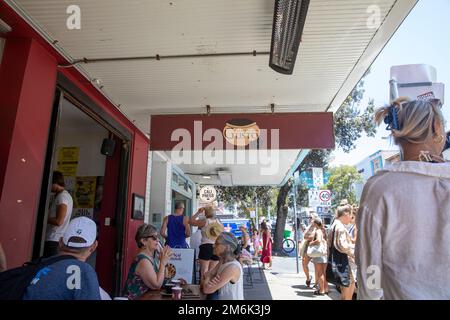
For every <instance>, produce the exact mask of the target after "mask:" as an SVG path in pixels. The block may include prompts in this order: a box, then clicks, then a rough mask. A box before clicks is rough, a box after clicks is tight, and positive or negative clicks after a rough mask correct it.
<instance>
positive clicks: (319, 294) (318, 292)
mask: <svg viewBox="0 0 450 320" xmlns="http://www.w3.org/2000/svg"><path fill="white" fill-rule="evenodd" d="M313 294H314V295H315V296H324V295H325V293H324V292H320V291H319V290H316V291H314V293H313Z"/></svg>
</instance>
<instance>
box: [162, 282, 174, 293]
mask: <svg viewBox="0 0 450 320" xmlns="http://www.w3.org/2000/svg"><path fill="white" fill-rule="evenodd" d="M173 287H176V285H175V284H174V283H166V284H165V285H164V289H166V292H167V293H172V289H173Z"/></svg>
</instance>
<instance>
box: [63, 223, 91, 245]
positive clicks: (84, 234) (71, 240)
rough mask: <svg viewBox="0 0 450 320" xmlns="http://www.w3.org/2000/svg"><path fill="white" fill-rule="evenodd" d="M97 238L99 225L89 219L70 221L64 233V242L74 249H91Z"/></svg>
mask: <svg viewBox="0 0 450 320" xmlns="http://www.w3.org/2000/svg"><path fill="white" fill-rule="evenodd" d="M96 238H97V225H96V224H95V222H94V221H93V220H91V219H89V218H87V217H78V218H75V219H73V220H72V221H70V223H69V225H68V226H67V229H66V231H65V232H64V236H63V242H64V244H65V245H66V246H68V247H72V248H86V247H90V246H91V245H92V244H93V243H94V242H95V239H96Z"/></svg>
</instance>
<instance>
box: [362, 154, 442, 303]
mask: <svg viewBox="0 0 450 320" xmlns="http://www.w3.org/2000/svg"><path fill="white" fill-rule="evenodd" d="M356 219H357V227H358V237H357V242H356V252H355V255H356V262H357V265H358V298H359V299H381V298H383V299H387V300H391V299H446V300H448V299H450V164H449V163H443V164H436V163H426V162H414V161H404V162H399V163H395V164H393V165H392V166H391V167H389V168H386V169H385V170H382V171H380V172H378V173H377V174H376V175H375V176H374V177H372V178H370V179H369V181H368V182H367V184H366V185H365V187H364V191H363V195H362V199H361V205H360V210H359V212H358V215H357V218H356ZM368 268H369V270H368ZM378 271H379V272H378ZM374 272H375V274H374ZM377 280H378V281H377ZM377 282H378V283H379V286H378V288H377V286H376V284H377Z"/></svg>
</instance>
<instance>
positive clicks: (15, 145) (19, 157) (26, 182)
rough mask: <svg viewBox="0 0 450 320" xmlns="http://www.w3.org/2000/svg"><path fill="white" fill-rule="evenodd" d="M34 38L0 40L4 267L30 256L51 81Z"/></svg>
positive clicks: (52, 73)
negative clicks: (1, 44)
mask: <svg viewBox="0 0 450 320" xmlns="http://www.w3.org/2000/svg"><path fill="white" fill-rule="evenodd" d="M56 72H57V63H56V60H55V59H54V58H53V57H52V56H51V55H50V54H49V53H48V52H47V51H46V50H45V49H44V48H42V47H41V46H40V45H39V44H38V43H37V42H36V41H34V40H32V39H25V38H9V39H7V40H6V44H5V50H4V53H3V60H2V63H1V67H0V242H2V245H3V247H4V249H5V252H6V258H7V261H8V267H9V268H11V267H15V266H18V265H21V264H22V263H23V262H24V261H27V260H29V259H30V258H31V253H32V247H33V239H34V229H35V225H36V221H35V219H36V214H37V208H38V205H39V197H40V191H41V182H42V174H43V168H44V162H45V154H46V151H47V141H48V133H49V126H50V119H51V113H52V108H53V99H54V93H55V85H56Z"/></svg>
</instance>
